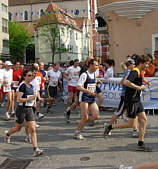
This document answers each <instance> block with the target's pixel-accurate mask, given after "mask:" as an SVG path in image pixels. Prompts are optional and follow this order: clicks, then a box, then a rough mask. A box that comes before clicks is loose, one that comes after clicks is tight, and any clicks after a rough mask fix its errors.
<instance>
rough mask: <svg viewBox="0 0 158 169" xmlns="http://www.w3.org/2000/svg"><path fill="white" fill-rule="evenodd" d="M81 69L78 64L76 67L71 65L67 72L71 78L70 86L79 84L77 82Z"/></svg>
mask: <svg viewBox="0 0 158 169" xmlns="http://www.w3.org/2000/svg"><path fill="white" fill-rule="evenodd" d="M80 70H81V68H80V67H79V66H77V67H76V68H75V67H74V66H70V67H69V68H68V69H67V70H66V71H65V73H66V74H67V75H68V77H69V78H71V80H70V81H68V85H69V86H74V87H76V86H77V82H78V79H79V71H80Z"/></svg>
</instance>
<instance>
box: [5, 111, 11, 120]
mask: <svg viewBox="0 0 158 169" xmlns="http://www.w3.org/2000/svg"><path fill="white" fill-rule="evenodd" d="M5 116H6V120H10V115H9V112H6V113H5Z"/></svg>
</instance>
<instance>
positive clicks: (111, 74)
mask: <svg viewBox="0 0 158 169" xmlns="http://www.w3.org/2000/svg"><path fill="white" fill-rule="evenodd" d="M111 77H114V71H113V67H109V68H108V69H107V71H106V72H105V74H104V78H105V79H108V78H111Z"/></svg>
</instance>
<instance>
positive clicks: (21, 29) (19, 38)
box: [9, 22, 32, 60]
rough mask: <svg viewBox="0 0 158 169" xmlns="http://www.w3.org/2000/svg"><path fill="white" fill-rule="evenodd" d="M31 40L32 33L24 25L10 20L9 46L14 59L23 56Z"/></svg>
mask: <svg viewBox="0 0 158 169" xmlns="http://www.w3.org/2000/svg"><path fill="white" fill-rule="evenodd" d="M31 40H32V39H31V35H30V34H29V33H28V29H27V28H26V27H25V26H24V25H21V24H17V23H13V22H9V47H10V54H11V58H12V59H15V60H18V59H19V58H23V57H24V50H25V48H26V47H27V46H28V44H29V43H30V42H31Z"/></svg>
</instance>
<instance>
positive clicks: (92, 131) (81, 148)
mask: <svg viewBox="0 0 158 169" xmlns="http://www.w3.org/2000/svg"><path fill="white" fill-rule="evenodd" d="M65 109H66V106H65V105H64V103H63V102H61V101H60V99H57V102H56V106H54V108H53V109H52V110H54V111H55V113H54V114H47V113H45V108H42V109H41V110H42V112H43V113H45V118H44V119H43V120H42V121H41V122H40V123H39V124H40V125H41V126H40V128H39V129H37V134H38V142H39V147H42V148H43V149H44V151H45V155H43V156H42V157H40V158H32V154H33V150H32V146H31V145H30V144H27V143H24V141H23V140H24V136H25V134H24V129H22V131H20V132H19V133H16V134H15V135H14V136H13V137H12V139H11V141H12V143H11V144H7V143H5V142H4V131H5V130H7V129H9V128H10V127H12V126H13V124H14V122H13V120H12V121H9V122H7V121H4V120H3V119H2V117H3V113H2V112H3V109H2V108H0V112H1V114H0V147H1V149H0V163H2V162H3V161H4V160H5V159H7V158H17V159H33V161H32V162H31V163H30V164H29V165H28V167H27V169H115V168H118V167H119V166H120V165H121V164H124V165H126V166H128V165H135V164H139V163H141V162H146V161H154V160H157V159H158V116H148V125H147V131H146V136H145V142H146V144H147V145H149V146H151V147H152V148H153V152H151V153H149V152H148V153H145V152H136V151H135V147H136V143H137V140H138V139H137V138H132V130H131V129H125V130H114V131H112V136H111V137H109V138H108V139H106V140H105V139H104V138H103V136H102V134H103V124H104V122H108V121H109V119H110V117H111V115H112V114H113V112H105V111H102V112H101V113H100V115H101V119H100V120H99V121H98V124H96V125H95V126H94V127H89V126H86V127H85V129H84V133H83V135H84V136H85V137H86V140H81V141H79V140H74V139H73V133H74V131H75V129H76V126H77V122H76V121H77V120H79V119H80V117H79V114H78V112H77V111H74V112H73V113H72V118H71V120H72V121H71V123H70V124H66V123H65V119H64V110H65ZM82 158H83V159H82ZM84 160H87V161H84ZM0 169H1V168H0ZM3 169H4V168H3Z"/></svg>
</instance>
